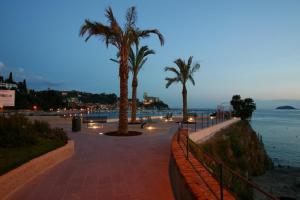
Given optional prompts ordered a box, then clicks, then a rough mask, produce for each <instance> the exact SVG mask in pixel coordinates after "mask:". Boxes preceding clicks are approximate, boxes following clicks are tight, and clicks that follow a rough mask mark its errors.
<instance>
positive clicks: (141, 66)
mask: <svg viewBox="0 0 300 200" xmlns="http://www.w3.org/2000/svg"><path fill="white" fill-rule="evenodd" d="M147 60H148V58H145V59H143V60H142V62H141V63H140V64H139V67H138V72H139V71H140V70H141V69H142V68H143V65H144V64H145V63H146V62H147Z"/></svg>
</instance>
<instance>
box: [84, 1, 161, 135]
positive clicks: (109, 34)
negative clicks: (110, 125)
mask: <svg viewBox="0 0 300 200" xmlns="http://www.w3.org/2000/svg"><path fill="white" fill-rule="evenodd" d="M105 16H106V18H107V19H108V22H109V25H104V24H103V23H101V22H91V21H89V20H85V23H84V24H83V26H82V27H81V28H80V33H79V34H80V36H82V37H83V36H84V35H86V34H87V37H86V39H85V41H88V40H89V38H90V37H92V36H99V37H101V38H103V39H104V42H105V44H106V46H107V47H108V46H109V45H112V46H115V47H116V48H117V49H118V52H120V57H119V63H120V64H119V77H120V103H119V127H118V132H119V134H127V133H128V124H127V123H128V122H127V120H128V118H127V108H128V73H129V67H128V57H129V52H130V47H131V45H132V44H133V43H137V42H138V41H139V39H140V38H147V37H149V36H150V35H151V34H156V35H157V36H158V38H159V40H160V43H161V45H163V43H164V38H163V36H162V34H161V33H160V32H159V31H158V30H157V29H150V30H140V29H139V28H137V27H136V25H135V23H136V18H137V14H136V9H135V7H130V8H129V9H128V10H127V13H126V23H125V26H124V28H123V29H122V28H121V27H120V25H119V23H118V22H117V20H116V18H115V16H114V14H113V11H112V9H111V7H109V8H107V9H106V11H105Z"/></svg>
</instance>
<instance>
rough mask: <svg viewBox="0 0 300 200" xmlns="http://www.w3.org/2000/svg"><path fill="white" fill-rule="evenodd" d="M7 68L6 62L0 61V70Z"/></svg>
mask: <svg viewBox="0 0 300 200" xmlns="http://www.w3.org/2000/svg"><path fill="white" fill-rule="evenodd" d="M4 68H5V64H4V63H3V62H1V61H0V71H2V70H3V69H4Z"/></svg>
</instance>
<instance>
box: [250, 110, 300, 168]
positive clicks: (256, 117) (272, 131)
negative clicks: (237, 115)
mask: <svg viewBox="0 0 300 200" xmlns="http://www.w3.org/2000/svg"><path fill="white" fill-rule="evenodd" d="M251 126H252V127H253V128H254V130H255V131H256V132H257V133H259V134H260V135H261V136H262V138H263V142H264V146H265V149H266V151H267V153H268V155H269V156H270V157H271V158H272V160H273V162H274V164H275V165H283V166H291V167H300V110H275V109H273V110H257V111H255V112H254V114H253V117H252V120H251Z"/></svg>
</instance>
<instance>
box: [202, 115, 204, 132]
mask: <svg viewBox="0 0 300 200" xmlns="http://www.w3.org/2000/svg"><path fill="white" fill-rule="evenodd" d="M203 116H204V115H203V113H202V117H201V123H202V124H201V128H202V129H203Z"/></svg>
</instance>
